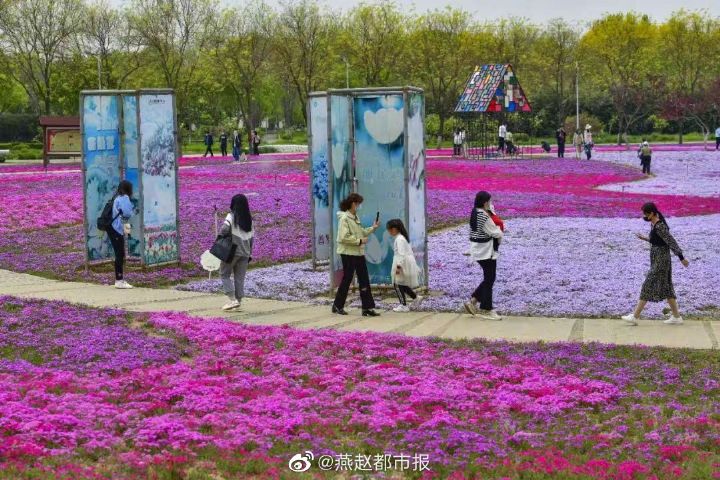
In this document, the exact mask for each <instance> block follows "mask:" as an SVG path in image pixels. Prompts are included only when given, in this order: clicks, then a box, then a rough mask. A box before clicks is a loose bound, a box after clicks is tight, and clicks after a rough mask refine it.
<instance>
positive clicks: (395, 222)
mask: <svg viewBox="0 0 720 480" xmlns="http://www.w3.org/2000/svg"><path fill="white" fill-rule="evenodd" d="M391 228H397V230H398V232H400V235H402V236H403V237H405V240H407V241H408V242H409V241H410V236H409V235H408V232H407V229H406V228H405V224H404V223H403V221H402V220H400V219H399V218H393V219H392V220H388V222H387V223H386V224H385V229H386V230H390V229H391Z"/></svg>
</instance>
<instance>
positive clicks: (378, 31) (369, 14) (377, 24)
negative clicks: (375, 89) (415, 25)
mask: <svg viewBox="0 0 720 480" xmlns="http://www.w3.org/2000/svg"><path fill="white" fill-rule="evenodd" d="M406 23H407V22H406V19H405V17H404V16H403V14H402V13H401V12H400V11H399V9H398V7H397V4H395V3H394V2H392V1H385V0H381V1H379V2H378V3H374V4H361V5H359V6H357V7H355V8H354V9H352V10H351V11H350V12H349V13H348V15H347V16H346V18H345V19H344V27H345V32H344V33H345V35H344V38H343V41H342V49H343V50H345V51H347V52H349V55H348V57H349V59H351V61H352V63H353V67H354V69H358V70H360V72H362V79H363V82H364V83H363V85H362V86H365V87H371V86H387V85H388V82H390V80H391V79H393V78H395V77H397V73H398V72H397V68H396V67H395V66H396V65H397V60H398V58H400V56H401V55H402V53H403V51H404V49H405V39H406V31H405V25H406Z"/></svg>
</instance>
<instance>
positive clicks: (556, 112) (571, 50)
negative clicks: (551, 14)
mask: <svg viewBox="0 0 720 480" xmlns="http://www.w3.org/2000/svg"><path fill="white" fill-rule="evenodd" d="M579 37H580V36H579V34H578V32H577V31H576V30H575V29H573V28H572V27H571V26H570V25H569V24H568V23H567V22H566V21H565V20H562V19H559V18H556V19H553V20H550V22H548V24H547V26H546V28H545V29H544V30H543V31H542V33H541V34H540V36H539V37H538V38H537V40H536V42H535V45H534V47H535V48H534V49H533V51H534V52H535V53H536V54H537V55H538V56H539V58H542V60H543V61H542V62H539V63H538V64H537V65H535V68H536V69H537V71H538V72H539V73H540V78H541V79H544V80H541V81H540V82H538V83H539V84H540V85H538V87H539V88H536V89H535V90H536V91H537V90H540V88H542V89H543V90H544V91H546V92H549V93H550V95H549V96H548V97H549V98H548V100H549V102H550V105H548V107H550V109H551V110H552V113H553V117H554V119H555V122H556V125H563V124H564V122H565V118H566V117H567V116H568V114H569V113H570V112H571V111H572V110H573V108H572V106H573V105H574V100H575V95H574V92H573V87H574V86H575V62H576V60H577V58H576V52H577V45H578V41H579Z"/></svg>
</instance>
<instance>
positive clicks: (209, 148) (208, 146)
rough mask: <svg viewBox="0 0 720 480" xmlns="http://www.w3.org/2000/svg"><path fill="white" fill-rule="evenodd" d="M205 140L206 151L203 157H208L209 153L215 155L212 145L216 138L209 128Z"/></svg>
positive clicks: (211, 155)
mask: <svg viewBox="0 0 720 480" xmlns="http://www.w3.org/2000/svg"><path fill="white" fill-rule="evenodd" d="M204 141H205V153H204V154H203V158H205V157H207V154H208V153H209V154H210V157H214V155H213V151H212V147H213V143H215V140H214V139H213V134H212V133H210V131H209V130H208V131H207V132H206V133H205V140H204Z"/></svg>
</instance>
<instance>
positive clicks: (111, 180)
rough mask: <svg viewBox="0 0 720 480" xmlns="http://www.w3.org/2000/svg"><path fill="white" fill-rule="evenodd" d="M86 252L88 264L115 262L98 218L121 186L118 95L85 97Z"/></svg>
mask: <svg viewBox="0 0 720 480" xmlns="http://www.w3.org/2000/svg"><path fill="white" fill-rule="evenodd" d="M81 115H82V122H81V124H82V134H83V137H82V138H83V145H82V150H83V171H84V175H83V178H84V182H85V185H84V189H83V190H84V196H85V198H84V202H85V248H86V255H87V258H88V260H90V261H95V260H104V259H108V258H113V256H114V254H113V250H112V246H111V245H110V240H109V239H108V236H107V234H106V233H105V232H103V231H100V230H98V229H97V218H98V217H99V216H100V214H101V213H102V210H103V208H104V207H105V204H106V203H107V202H108V200H110V199H111V198H112V196H113V195H114V193H115V191H116V190H117V187H118V184H119V183H120V130H119V118H120V111H119V105H118V97H117V96H116V95H85V96H83V97H82V112H81Z"/></svg>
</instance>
